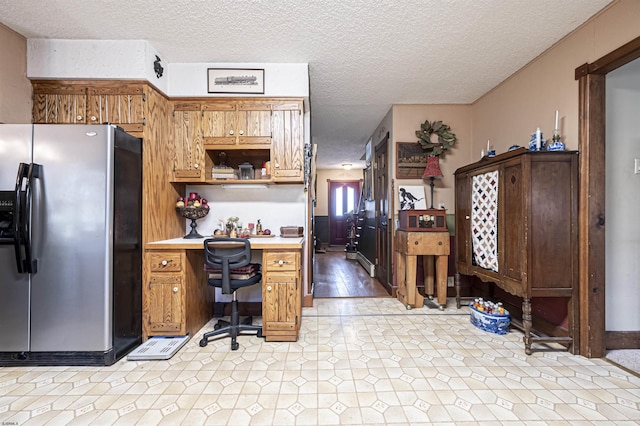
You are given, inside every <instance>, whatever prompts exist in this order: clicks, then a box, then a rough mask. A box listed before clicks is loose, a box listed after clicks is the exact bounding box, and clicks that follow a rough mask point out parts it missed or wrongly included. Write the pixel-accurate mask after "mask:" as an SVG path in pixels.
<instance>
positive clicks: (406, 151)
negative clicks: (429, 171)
mask: <svg viewBox="0 0 640 426" xmlns="http://www.w3.org/2000/svg"><path fill="white" fill-rule="evenodd" d="M428 153H429V151H428V150H424V149H423V148H422V146H421V145H420V144H419V143H418V142H397V143H396V179H420V178H421V177H422V175H423V173H424V168H425V167H427V154H428Z"/></svg>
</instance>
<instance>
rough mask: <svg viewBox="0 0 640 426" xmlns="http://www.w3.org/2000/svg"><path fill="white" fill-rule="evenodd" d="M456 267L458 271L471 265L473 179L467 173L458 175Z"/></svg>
mask: <svg viewBox="0 0 640 426" xmlns="http://www.w3.org/2000/svg"><path fill="white" fill-rule="evenodd" d="M455 187H456V189H455V198H456V215H455V220H456V228H455V229H456V236H455V241H456V257H455V261H456V267H457V268H458V272H463V273H464V270H465V268H468V267H469V266H471V180H470V179H469V175H468V174H467V173H464V174H461V175H456V183H455Z"/></svg>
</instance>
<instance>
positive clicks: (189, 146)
mask: <svg viewBox="0 0 640 426" xmlns="http://www.w3.org/2000/svg"><path fill="white" fill-rule="evenodd" d="M173 120H174V143H175V161H174V167H173V174H174V181H175V182H201V181H203V180H204V163H205V156H204V149H203V138H202V113H201V111H200V104H199V103H197V102H193V103H190V102H178V103H175V104H174V108H173Z"/></svg>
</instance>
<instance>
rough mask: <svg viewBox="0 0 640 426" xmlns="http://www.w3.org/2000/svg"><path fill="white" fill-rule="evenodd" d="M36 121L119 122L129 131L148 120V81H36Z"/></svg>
mask: <svg viewBox="0 0 640 426" xmlns="http://www.w3.org/2000/svg"><path fill="white" fill-rule="evenodd" d="M32 87H33V122H34V123H38V124H104V123H111V124H117V125H118V126H120V127H122V128H123V129H124V130H125V131H127V132H129V133H134V134H135V133H136V132H142V130H143V129H142V127H143V125H144V123H145V110H144V102H145V94H144V90H143V88H144V84H142V83H140V84H138V83H114V82H89V81H73V82H58V81H34V82H33V83H32Z"/></svg>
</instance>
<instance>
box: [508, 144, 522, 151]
mask: <svg viewBox="0 0 640 426" xmlns="http://www.w3.org/2000/svg"><path fill="white" fill-rule="evenodd" d="M518 148H520V145H511V146H510V147H509V151H515V150H516V149H518Z"/></svg>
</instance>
